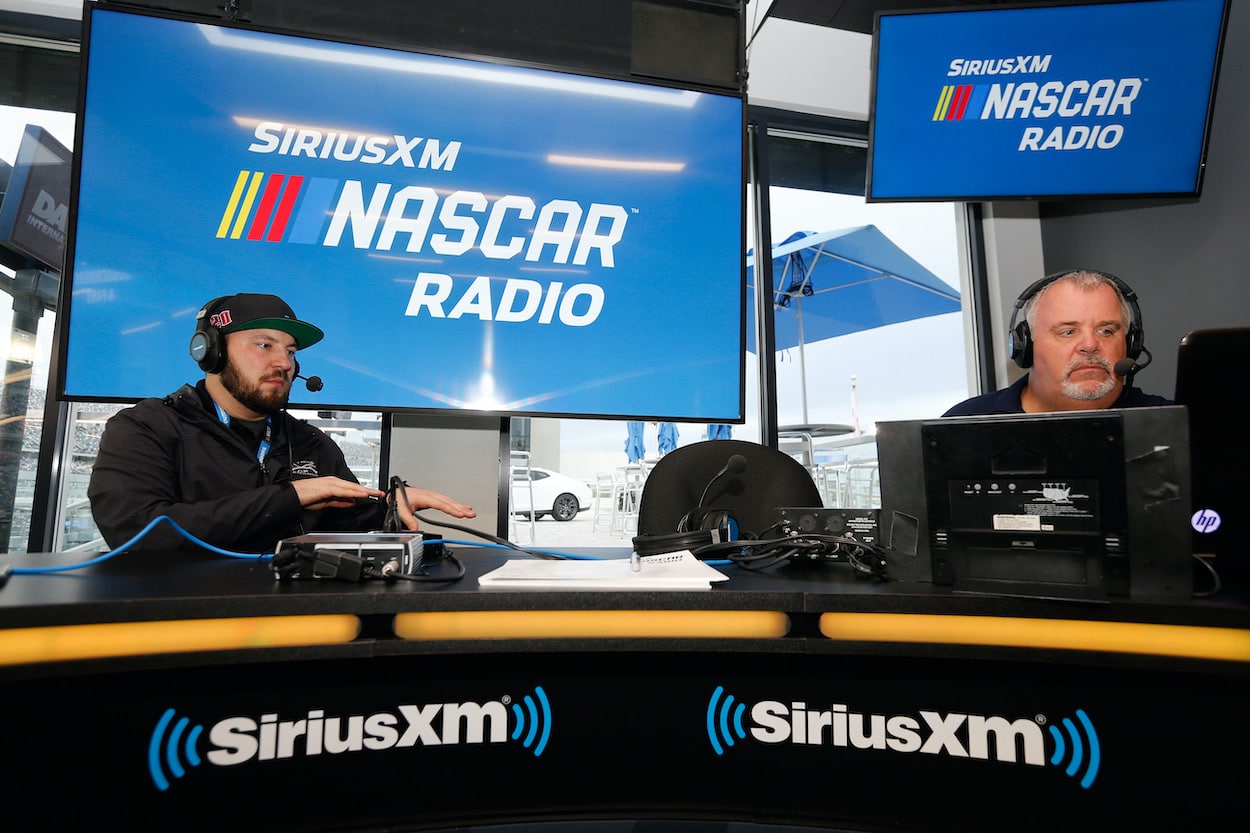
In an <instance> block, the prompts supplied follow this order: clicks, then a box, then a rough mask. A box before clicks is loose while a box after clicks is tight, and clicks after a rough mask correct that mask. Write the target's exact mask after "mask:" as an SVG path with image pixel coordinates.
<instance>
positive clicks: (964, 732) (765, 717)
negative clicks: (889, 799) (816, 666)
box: [750, 700, 1045, 766]
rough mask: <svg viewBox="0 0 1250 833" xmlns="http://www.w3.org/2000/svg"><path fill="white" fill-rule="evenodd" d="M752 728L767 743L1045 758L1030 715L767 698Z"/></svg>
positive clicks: (1034, 761)
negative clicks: (889, 709)
mask: <svg viewBox="0 0 1250 833" xmlns="http://www.w3.org/2000/svg"><path fill="white" fill-rule="evenodd" d="M751 718H752V720H753V721H754V723H755V725H754V726H753V727H752V728H751V730H750V734H751V736H752V737H754V738H755V739H756V740H757V741H760V742H761V743H790V744H808V745H815V746H834V747H853V748H856V749H881V750H890V751H894V752H919V753H921V754H927V755H950V756H952V757H957V758H978V759H983V760H985V759H990V758H993V759H995V760H998V761H1004V762H1009V763H1015V762H1023V763H1026V764H1031V765H1034V766H1043V765H1044V764H1045V737H1044V735H1043V733H1042V730H1041V727H1039V726H1038V724H1037V723H1036V722H1035V721H1033V720H1030V719H1026V718H1020V719H1017V720H1008V719H1006V718H1004V717H998V716H992V715H991V716H987V715H976V714H959V713H946V714H943V713H941V712H935V711H924V710H921V711H918V712H917V713H916V714H915V715H910V714H899V715H886V714H865V713H861V712H855V711H851V710H850V708H848V707H847V706H846V705H844V704H841V703H835V704H833V705H832V706H831V707H830V708H828V709H812V708H809V707H808V705H807V704H806V703H803V702H793V703H789V704H787V703H782V702H780V701H777V700H764V701H761V702H758V703H756V704H755V705H754V706H753V707H752V709H751Z"/></svg>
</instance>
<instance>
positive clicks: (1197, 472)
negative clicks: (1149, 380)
mask: <svg viewBox="0 0 1250 833" xmlns="http://www.w3.org/2000/svg"><path fill="white" fill-rule="evenodd" d="M1248 355H1250V327H1230V328H1224V329H1206V330H1195V331H1194V332H1191V333H1189V334H1188V335H1186V336H1185V337H1184V338H1182V339H1181V342H1180V347H1179V350H1178V352H1177V361H1176V396H1175V399H1176V402H1177V404H1179V405H1184V406H1185V407H1186V408H1188V409H1189V429H1190V454H1191V469H1192V473H1193V475H1192V476H1193V513H1192V515H1191V517H1190V525H1191V527H1192V528H1193V550H1194V552H1195V553H1196V554H1199V555H1202V554H1206V555H1212V556H1215V558H1214V560H1213V562H1212V565H1213V566H1214V567H1215V568H1216V570H1217V571H1219V572H1220V573H1221V574H1223V573H1225V572H1240V573H1246V572H1250V545H1248V544H1247V540H1248V539H1250V480H1247V477H1248V474H1247V473H1248V472H1250V437H1247V436H1246V434H1247V428H1248V427H1250V416H1247V412H1246V410H1245V409H1244V408H1242V407H1238V406H1237V405H1236V404H1235V403H1234V401H1233V400H1234V398H1233V397H1231V396H1230V394H1229V390H1230V386H1232V385H1235V384H1236V383H1237V380H1238V379H1240V378H1241V375H1242V373H1243V372H1244V370H1245V357H1246V356H1248Z"/></svg>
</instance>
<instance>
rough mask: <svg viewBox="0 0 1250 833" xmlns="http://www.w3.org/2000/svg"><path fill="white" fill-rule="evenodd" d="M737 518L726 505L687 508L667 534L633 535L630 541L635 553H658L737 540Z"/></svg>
mask: <svg viewBox="0 0 1250 833" xmlns="http://www.w3.org/2000/svg"><path fill="white" fill-rule="evenodd" d="M738 536H739V532H738V518H737V517H736V516H735V515H734V513H733V512H731V511H730V510H728V509H707V508H704V509H691V510H690V511H689V512H687V513H686V514H685V515H683V516H682V518H681V520H680V521H679V522H678V523H677V531H676V532H672V533H669V534H667V535H637V536H635V537H634V539H633V541H632V543H633V545H634V552H636V553H638V554H639V555H660V554H662V553H666V552H677V551H679V550H696V549H698V548H699V547H706V546H710V545H711V544H723V543H725V542H726V541H737V540H738Z"/></svg>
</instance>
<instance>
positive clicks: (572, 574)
mask: <svg viewBox="0 0 1250 833" xmlns="http://www.w3.org/2000/svg"><path fill="white" fill-rule="evenodd" d="M728 579H729V576H727V575H725V574H724V573H722V572H720V571H719V570H717V569H716V568H714V567H709V566H708V565H707V564H705V563H703V562H702V561H700V560H699V559H697V558H695V557H694V555H692V554H691V553H690V551H689V550H682V551H681V552H673V553H662V554H660V555H648V556H645V557H643V558H640V559H639V560H638V569H637V570H634V569H633V568H632V567H631V566H630V560H629V559H628V558H605V559H585V560H560V561H535V560H529V559H519V558H517V559H512V560H510V561H508V562H507V563H506V564H504V565H503V566H502V567H499V568H497V569H495V570H491V571H490V572H489V573H486V574H485V575H483V576H482V577H480V578H479V579H478V580H477V581H478V585H480V586H481V587H483V588H487V589H514V588H515V589H519V590H520V589H523V590H708V589H710V588H711V586H712V584H713V583H714V582H718V581H727V580H728Z"/></svg>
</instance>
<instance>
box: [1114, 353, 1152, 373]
mask: <svg viewBox="0 0 1250 833" xmlns="http://www.w3.org/2000/svg"><path fill="white" fill-rule="evenodd" d="M1141 352H1142V355H1143V356H1145V357H1146V360H1145V361H1144V362H1142V363H1141V364H1138V363H1137V360H1136V359H1132V358H1123V359H1120V360H1119V361H1118V362H1116V363H1115V367H1114V368H1113V372H1114V373H1115V375H1116V376H1119V377H1120V378H1122V379H1125V380H1128V379H1132V377H1133V374H1135V373H1136V372H1137V371H1139V370H1142V369H1143V368H1145V367H1146V366H1147V365H1149V364H1150V361H1151V359H1152V358H1153V356H1151V355H1150V351H1149V350H1147V349H1146V348H1145V347H1143V348H1141Z"/></svg>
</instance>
